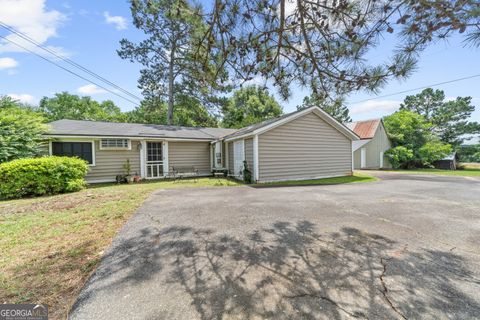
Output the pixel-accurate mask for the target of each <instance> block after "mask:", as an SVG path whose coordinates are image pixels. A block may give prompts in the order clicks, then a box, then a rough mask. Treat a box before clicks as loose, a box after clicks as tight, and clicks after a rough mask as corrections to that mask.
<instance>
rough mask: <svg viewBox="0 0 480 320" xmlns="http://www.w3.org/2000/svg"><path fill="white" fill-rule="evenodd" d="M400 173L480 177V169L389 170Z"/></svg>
mask: <svg viewBox="0 0 480 320" xmlns="http://www.w3.org/2000/svg"><path fill="white" fill-rule="evenodd" d="M389 171H394V172H398V173H411V174H434V175H442V176H462V177H480V169H463V170H440V169H409V170H389Z"/></svg>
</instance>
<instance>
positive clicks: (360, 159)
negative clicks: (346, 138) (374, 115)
mask: <svg viewBox="0 0 480 320" xmlns="http://www.w3.org/2000/svg"><path fill="white" fill-rule="evenodd" d="M345 125H346V126H347V127H348V128H349V129H350V130H352V131H353V132H355V134H356V135H357V136H359V137H360V140H357V141H353V142H352V150H353V165H354V169H382V168H391V165H390V163H389V162H388V159H387V158H386V157H385V151H387V150H388V149H390V148H391V147H392V144H391V142H390V139H389V138H388V135H387V131H386V130H385V126H384V125H383V121H382V119H373V120H365V121H357V122H350V123H346V124H345Z"/></svg>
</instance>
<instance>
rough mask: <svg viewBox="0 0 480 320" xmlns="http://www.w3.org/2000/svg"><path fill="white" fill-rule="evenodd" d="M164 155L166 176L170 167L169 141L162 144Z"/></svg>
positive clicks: (164, 172) (164, 173)
mask: <svg viewBox="0 0 480 320" xmlns="http://www.w3.org/2000/svg"><path fill="white" fill-rule="evenodd" d="M162 156H163V175H164V176H166V175H167V173H168V171H169V170H170V167H169V165H168V141H163V145H162Z"/></svg>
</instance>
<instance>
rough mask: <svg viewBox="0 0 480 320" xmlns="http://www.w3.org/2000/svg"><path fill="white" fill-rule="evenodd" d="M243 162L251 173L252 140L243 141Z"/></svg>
mask: <svg viewBox="0 0 480 320" xmlns="http://www.w3.org/2000/svg"><path fill="white" fill-rule="evenodd" d="M245 160H246V161H247V164H248V168H249V169H250V171H252V172H253V138H250V139H245Z"/></svg>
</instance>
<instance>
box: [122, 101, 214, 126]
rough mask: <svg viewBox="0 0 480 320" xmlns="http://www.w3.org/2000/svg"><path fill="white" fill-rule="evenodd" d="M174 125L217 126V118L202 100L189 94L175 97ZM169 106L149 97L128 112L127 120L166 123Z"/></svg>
mask: <svg viewBox="0 0 480 320" xmlns="http://www.w3.org/2000/svg"><path fill="white" fill-rule="evenodd" d="M175 101H176V104H175V106H174V110H175V113H174V115H173V122H172V124H174V125H179V126H188V127H217V126H218V123H217V119H216V118H215V117H214V116H212V115H211V114H210V113H209V112H208V110H207V109H206V108H205V107H203V105H201V104H200V102H199V101H198V100H196V99H194V98H192V97H189V96H183V95H181V96H179V97H177V98H176V99H175ZM167 110H168V106H167V104H166V103H165V102H163V101H161V100H160V99H154V98H152V99H147V100H144V101H143V102H142V104H141V105H140V106H139V107H138V108H136V109H134V110H132V111H129V112H127V113H126V121H127V122H135V123H153V124H165V123H166V122H167Z"/></svg>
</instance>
